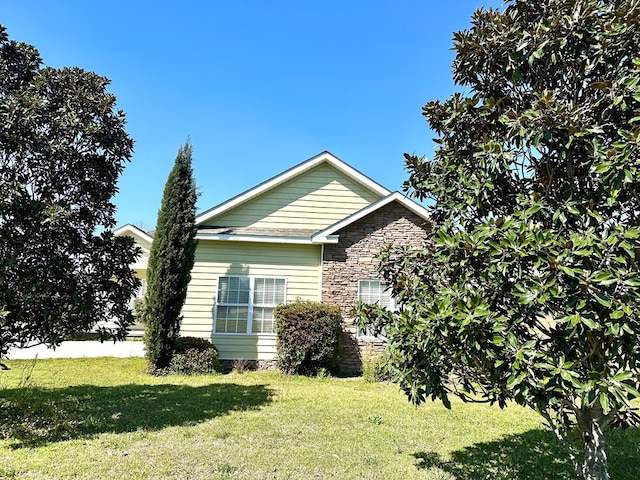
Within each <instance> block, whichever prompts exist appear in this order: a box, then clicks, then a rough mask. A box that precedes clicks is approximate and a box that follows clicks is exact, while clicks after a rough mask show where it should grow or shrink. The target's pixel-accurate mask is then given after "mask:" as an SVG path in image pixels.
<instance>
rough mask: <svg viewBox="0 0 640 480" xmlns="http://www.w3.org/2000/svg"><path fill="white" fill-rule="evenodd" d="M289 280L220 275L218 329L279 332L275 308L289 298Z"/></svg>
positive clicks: (216, 322)
mask: <svg viewBox="0 0 640 480" xmlns="http://www.w3.org/2000/svg"><path fill="white" fill-rule="evenodd" d="M285 290H286V280H285V279H284V278H268V277H220V278H219V279H218V298H217V302H216V320H215V332H216V333H275V323H274V320H273V309H274V307H275V306H276V305H278V304H280V303H283V302H284V301H285Z"/></svg>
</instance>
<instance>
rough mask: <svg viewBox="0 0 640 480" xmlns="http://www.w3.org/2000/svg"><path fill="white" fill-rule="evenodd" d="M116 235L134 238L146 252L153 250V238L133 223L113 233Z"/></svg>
mask: <svg viewBox="0 0 640 480" xmlns="http://www.w3.org/2000/svg"><path fill="white" fill-rule="evenodd" d="M113 234H114V235H116V236H118V237H121V236H123V235H129V236H130V237H133V238H134V240H135V241H136V243H137V244H138V245H140V246H141V247H142V248H144V249H145V250H147V251H149V250H151V244H152V243H153V237H152V236H151V235H149V234H148V233H147V232H145V231H144V230H142V229H141V228H138V227H136V226H135V225H133V224H131V223H127V224H126V225H123V226H122V227H120V228H118V229H117V230H116V231H114V232H113Z"/></svg>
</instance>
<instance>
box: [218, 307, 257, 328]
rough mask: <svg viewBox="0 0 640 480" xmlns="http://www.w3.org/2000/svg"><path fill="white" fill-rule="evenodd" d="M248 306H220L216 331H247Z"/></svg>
mask: <svg viewBox="0 0 640 480" xmlns="http://www.w3.org/2000/svg"><path fill="white" fill-rule="evenodd" d="M248 318H249V309H248V308H247V307H235V306H220V305H219V306H218V309H217V318H216V333H247V319H248Z"/></svg>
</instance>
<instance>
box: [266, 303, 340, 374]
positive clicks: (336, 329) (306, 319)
mask: <svg viewBox="0 0 640 480" xmlns="http://www.w3.org/2000/svg"><path fill="white" fill-rule="evenodd" d="M273 316H274V317H275V321H276V334H277V350H278V368H279V369H280V370H281V371H283V372H285V373H289V374H302V375H316V374H317V372H318V369H320V368H324V369H327V370H330V371H331V370H335V368H336V366H337V354H338V342H339V339H340V333H341V332H342V314H341V313H340V309H339V308H338V307H335V306H332V305H325V304H322V303H319V302H311V301H302V300H297V301H296V302H294V303H288V304H283V305H278V306H277V307H276V308H275V310H274V312H273Z"/></svg>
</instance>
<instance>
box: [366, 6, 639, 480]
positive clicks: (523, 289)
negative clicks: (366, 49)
mask: <svg viewBox="0 0 640 480" xmlns="http://www.w3.org/2000/svg"><path fill="white" fill-rule="evenodd" d="M638 45H640V4H639V3H638V2H634V1H630V0H620V1H611V0H576V1H571V2H569V1H564V0H541V1H537V2H531V1H524V0H512V1H510V2H507V7H506V9H505V11H504V12H498V11H493V10H490V11H479V12H476V14H475V15H474V17H473V26H472V28H471V29H470V30H468V31H464V32H459V33H457V34H455V50H456V54H457V55H456V60H455V62H454V78H455V80H456V81H457V82H458V83H459V84H461V85H463V86H464V87H465V88H466V89H467V91H468V92H469V93H468V95H462V94H456V95H454V96H453V97H451V98H450V99H448V100H446V101H444V102H431V103H429V104H427V105H426V106H425V107H424V115H425V116H426V118H427V120H428V122H429V124H430V126H431V128H432V129H433V130H434V131H435V132H436V133H437V135H438V139H437V142H438V145H439V147H438V150H437V151H436V154H435V158H434V161H433V162H430V161H427V160H426V159H423V158H417V157H415V156H410V155H407V156H406V158H407V167H408V169H409V172H410V178H409V181H408V183H407V187H408V188H410V189H412V190H413V193H414V194H415V195H416V196H418V197H419V198H423V199H424V198H430V199H432V200H433V201H434V202H435V205H433V207H432V209H431V210H432V214H433V219H434V221H435V222H436V224H437V228H435V229H434V235H433V238H432V239H431V241H430V242H429V244H428V245H427V246H426V248H425V249H424V250H422V251H414V252H410V251H403V250H397V249H396V250H393V249H390V250H388V251H387V252H386V253H385V255H384V260H383V267H382V273H383V276H384V278H385V280H386V281H387V282H388V284H390V285H392V287H393V292H394V294H395V295H396V296H397V298H399V300H401V302H402V303H403V308H401V310H400V311H399V312H398V313H397V314H389V313H385V312H379V311H376V309H375V308H374V307H368V306H363V307H362V313H363V315H364V316H369V317H371V318H374V319H376V320H375V321H376V322H378V323H381V324H386V325H387V328H386V332H387V336H388V338H389V344H390V346H391V349H390V350H391V359H392V363H393V365H394V367H395V368H396V370H397V375H398V380H399V382H400V384H401V385H402V388H403V389H404V390H405V391H406V392H407V394H408V395H409V396H410V397H411V399H412V400H413V401H415V402H422V401H424V400H426V399H427V398H432V399H435V398H440V399H441V400H442V401H443V402H445V404H447V405H448V395H450V394H455V395H459V396H461V397H463V398H464V399H465V400H474V399H482V400H488V401H490V402H497V403H498V404H499V405H501V406H503V405H505V402H507V401H508V400H514V401H516V402H518V403H519V404H522V405H526V406H529V407H531V408H533V409H535V410H536V411H538V412H539V413H540V414H541V415H542V416H543V417H544V418H545V420H546V421H547V423H548V424H549V425H550V427H551V428H552V429H553V430H554V432H555V433H556V434H557V435H558V436H559V437H561V438H568V435H569V433H570V430H572V429H575V430H577V433H578V435H577V438H579V439H580V441H579V443H578V445H577V448H575V449H573V450H572V453H571V455H572V460H573V462H574V465H575V468H576V472H577V474H578V476H579V477H580V478H582V479H587V478H588V479H596V478H598V479H605V478H608V474H607V461H606V454H605V450H604V441H603V431H604V430H606V429H607V428H611V427H617V426H625V425H629V424H637V423H638V416H637V415H636V414H635V413H634V411H633V410H632V409H631V408H630V401H631V400H632V399H633V398H637V397H640V393H638V388H639V386H640V385H639V379H640V343H639V342H638V338H640V209H639V208H638V199H639V198H640V50H639V48H638ZM452 376H455V378H456V382H450V379H451V378H452Z"/></svg>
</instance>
